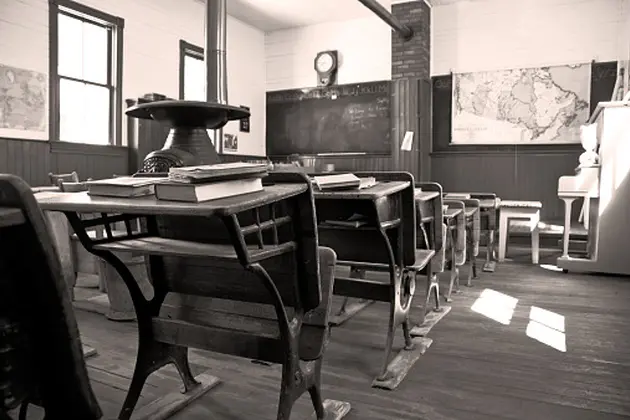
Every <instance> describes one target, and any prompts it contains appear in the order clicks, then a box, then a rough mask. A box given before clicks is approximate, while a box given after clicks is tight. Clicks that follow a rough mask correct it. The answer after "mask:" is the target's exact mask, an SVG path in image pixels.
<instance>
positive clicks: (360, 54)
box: [265, 16, 392, 91]
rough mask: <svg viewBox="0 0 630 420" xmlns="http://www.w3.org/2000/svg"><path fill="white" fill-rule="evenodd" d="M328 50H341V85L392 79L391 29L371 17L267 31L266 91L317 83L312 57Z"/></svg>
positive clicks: (339, 72) (339, 76) (338, 75)
mask: <svg viewBox="0 0 630 420" xmlns="http://www.w3.org/2000/svg"><path fill="white" fill-rule="evenodd" d="M325 50H338V51H339V57H340V60H339V61H340V63H339V66H340V67H339V70H338V73H337V82H338V83H339V84H345V83H359V82H367V81H374V80H389V79H391V74H392V70H391V67H392V65H391V64H392V60H391V57H392V54H391V50H392V47H391V28H390V27H389V26H387V25H386V24H385V23H383V21H381V20H380V19H379V18H377V17H376V16H371V17H368V18H362V19H354V20H348V21H345V22H331V23H323V24H318V25H311V26H303V27H299V28H292V29H284V30H279V31H273V32H268V33H267V35H266V36H265V59H266V67H267V71H266V73H267V90H268V91H269V90H282V89H292V88H301V87H310V86H315V85H316V84H317V83H316V82H317V79H316V73H315V70H314V68H313V60H314V59H315V55H316V54H317V53H318V52H320V51H325Z"/></svg>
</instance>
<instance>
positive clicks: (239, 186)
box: [87, 162, 267, 203]
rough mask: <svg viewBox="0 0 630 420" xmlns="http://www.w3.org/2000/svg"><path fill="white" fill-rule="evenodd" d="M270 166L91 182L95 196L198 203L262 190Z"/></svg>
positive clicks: (238, 165)
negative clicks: (165, 176) (166, 176)
mask: <svg viewBox="0 0 630 420" xmlns="http://www.w3.org/2000/svg"><path fill="white" fill-rule="evenodd" d="M266 175H267V164H264V163H263V164H260V163H245V162H233V163H220V164H216V165H201V166H184V167H180V168H171V169H170V170H169V174H168V178H142V177H129V176H126V177H117V178H111V179H102V180H98V181H90V182H88V183H87V187H88V194H89V195H93V196H105V197H119V198H138V197H146V196H152V195H155V197H156V198H157V199H158V200H168V201H182V202H188V203H199V202H203V201H210V200H216V199H219V198H226V197H232V196H236V195H242V194H249V193H253V192H258V191H262V190H263V184H262V178H263V177H265V176H266Z"/></svg>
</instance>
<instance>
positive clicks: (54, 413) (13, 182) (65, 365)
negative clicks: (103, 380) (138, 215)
mask: <svg viewBox="0 0 630 420" xmlns="http://www.w3.org/2000/svg"><path fill="white" fill-rule="evenodd" d="M0 207H5V208H17V209H20V210H21V212H22V214H23V215H24V223H22V224H20V225H16V226H10V227H4V228H2V229H0V232H1V233H0V266H1V267H0V270H1V272H2V275H1V276H0V329H4V331H1V332H0V335H3V336H4V339H3V341H2V344H3V345H4V346H5V348H3V350H4V351H3V352H0V355H1V356H0V357H2V358H5V360H3V362H8V363H9V367H10V368H11V369H12V370H11V371H9V372H8V378H9V384H5V383H0V390H3V391H4V389H5V388H4V386H5V385H8V388H7V389H8V390H12V391H13V394H12V395H11V397H10V400H12V401H13V405H15V404H17V403H19V402H20V400H21V399H22V398H27V399H28V398H34V402H35V401H38V402H39V403H41V404H42V405H43V407H44V408H45V409H46V417H47V418H77V419H78V418H81V419H86V420H91V419H99V418H100V417H101V415H102V413H101V411H100V408H99V406H98V403H97V401H96V398H95V396H94V393H93V391H92V388H91V387H90V383H89V379H88V375H87V369H86V367H85V361H84V359H83V350H82V348H81V342H80V339H79V330H78V327H77V322H76V319H75V318H74V312H73V308H72V303H71V299H70V296H69V294H68V289H67V285H66V282H65V281H64V278H63V274H62V269H61V263H60V261H59V256H58V255H57V251H56V249H55V248H54V246H53V241H52V238H51V235H50V232H49V230H48V227H47V225H46V223H45V221H44V215H43V213H42V211H41V210H40V208H39V206H38V205H37V202H36V201H35V197H34V196H33V192H32V191H31V188H30V187H29V186H28V185H27V184H26V182H24V181H23V180H21V179H20V178H18V177H16V176H13V175H0ZM7 347H8V348H7ZM12 347H13V349H11V348H12ZM7 350H8V352H7ZM12 350H13V351H12ZM0 364H3V363H0ZM4 377H6V376H4ZM34 388H37V392H38V395H34V394H33V393H32V392H31V393H30V394H25V393H22V394H20V392H19V390H20V389H21V390H22V391H27V392H28V391H33V390H34ZM0 396H2V397H3V398H2V401H3V402H4V401H5V399H4V397H6V396H7V395H0ZM0 405H2V404H0ZM1 408H3V407H0V409H1Z"/></svg>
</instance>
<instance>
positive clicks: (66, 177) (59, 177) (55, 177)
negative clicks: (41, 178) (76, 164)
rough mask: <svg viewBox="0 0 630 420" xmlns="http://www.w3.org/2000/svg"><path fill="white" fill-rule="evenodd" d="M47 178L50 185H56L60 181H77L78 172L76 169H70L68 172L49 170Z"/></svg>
mask: <svg viewBox="0 0 630 420" xmlns="http://www.w3.org/2000/svg"><path fill="white" fill-rule="evenodd" d="M48 179H49V180H50V184H51V185H54V186H55V187H58V186H59V184H60V183H62V182H79V174H78V173H77V172H76V171H72V172H70V173H69V174H53V173H52V172H49V173H48Z"/></svg>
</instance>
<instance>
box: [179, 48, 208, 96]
mask: <svg viewBox="0 0 630 420" xmlns="http://www.w3.org/2000/svg"><path fill="white" fill-rule="evenodd" d="M205 77H206V76H205V69H204V62H203V60H200V59H198V58H193V57H190V56H188V55H186V56H184V99H186V100H189V101H205V100H206V83H205Z"/></svg>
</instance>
